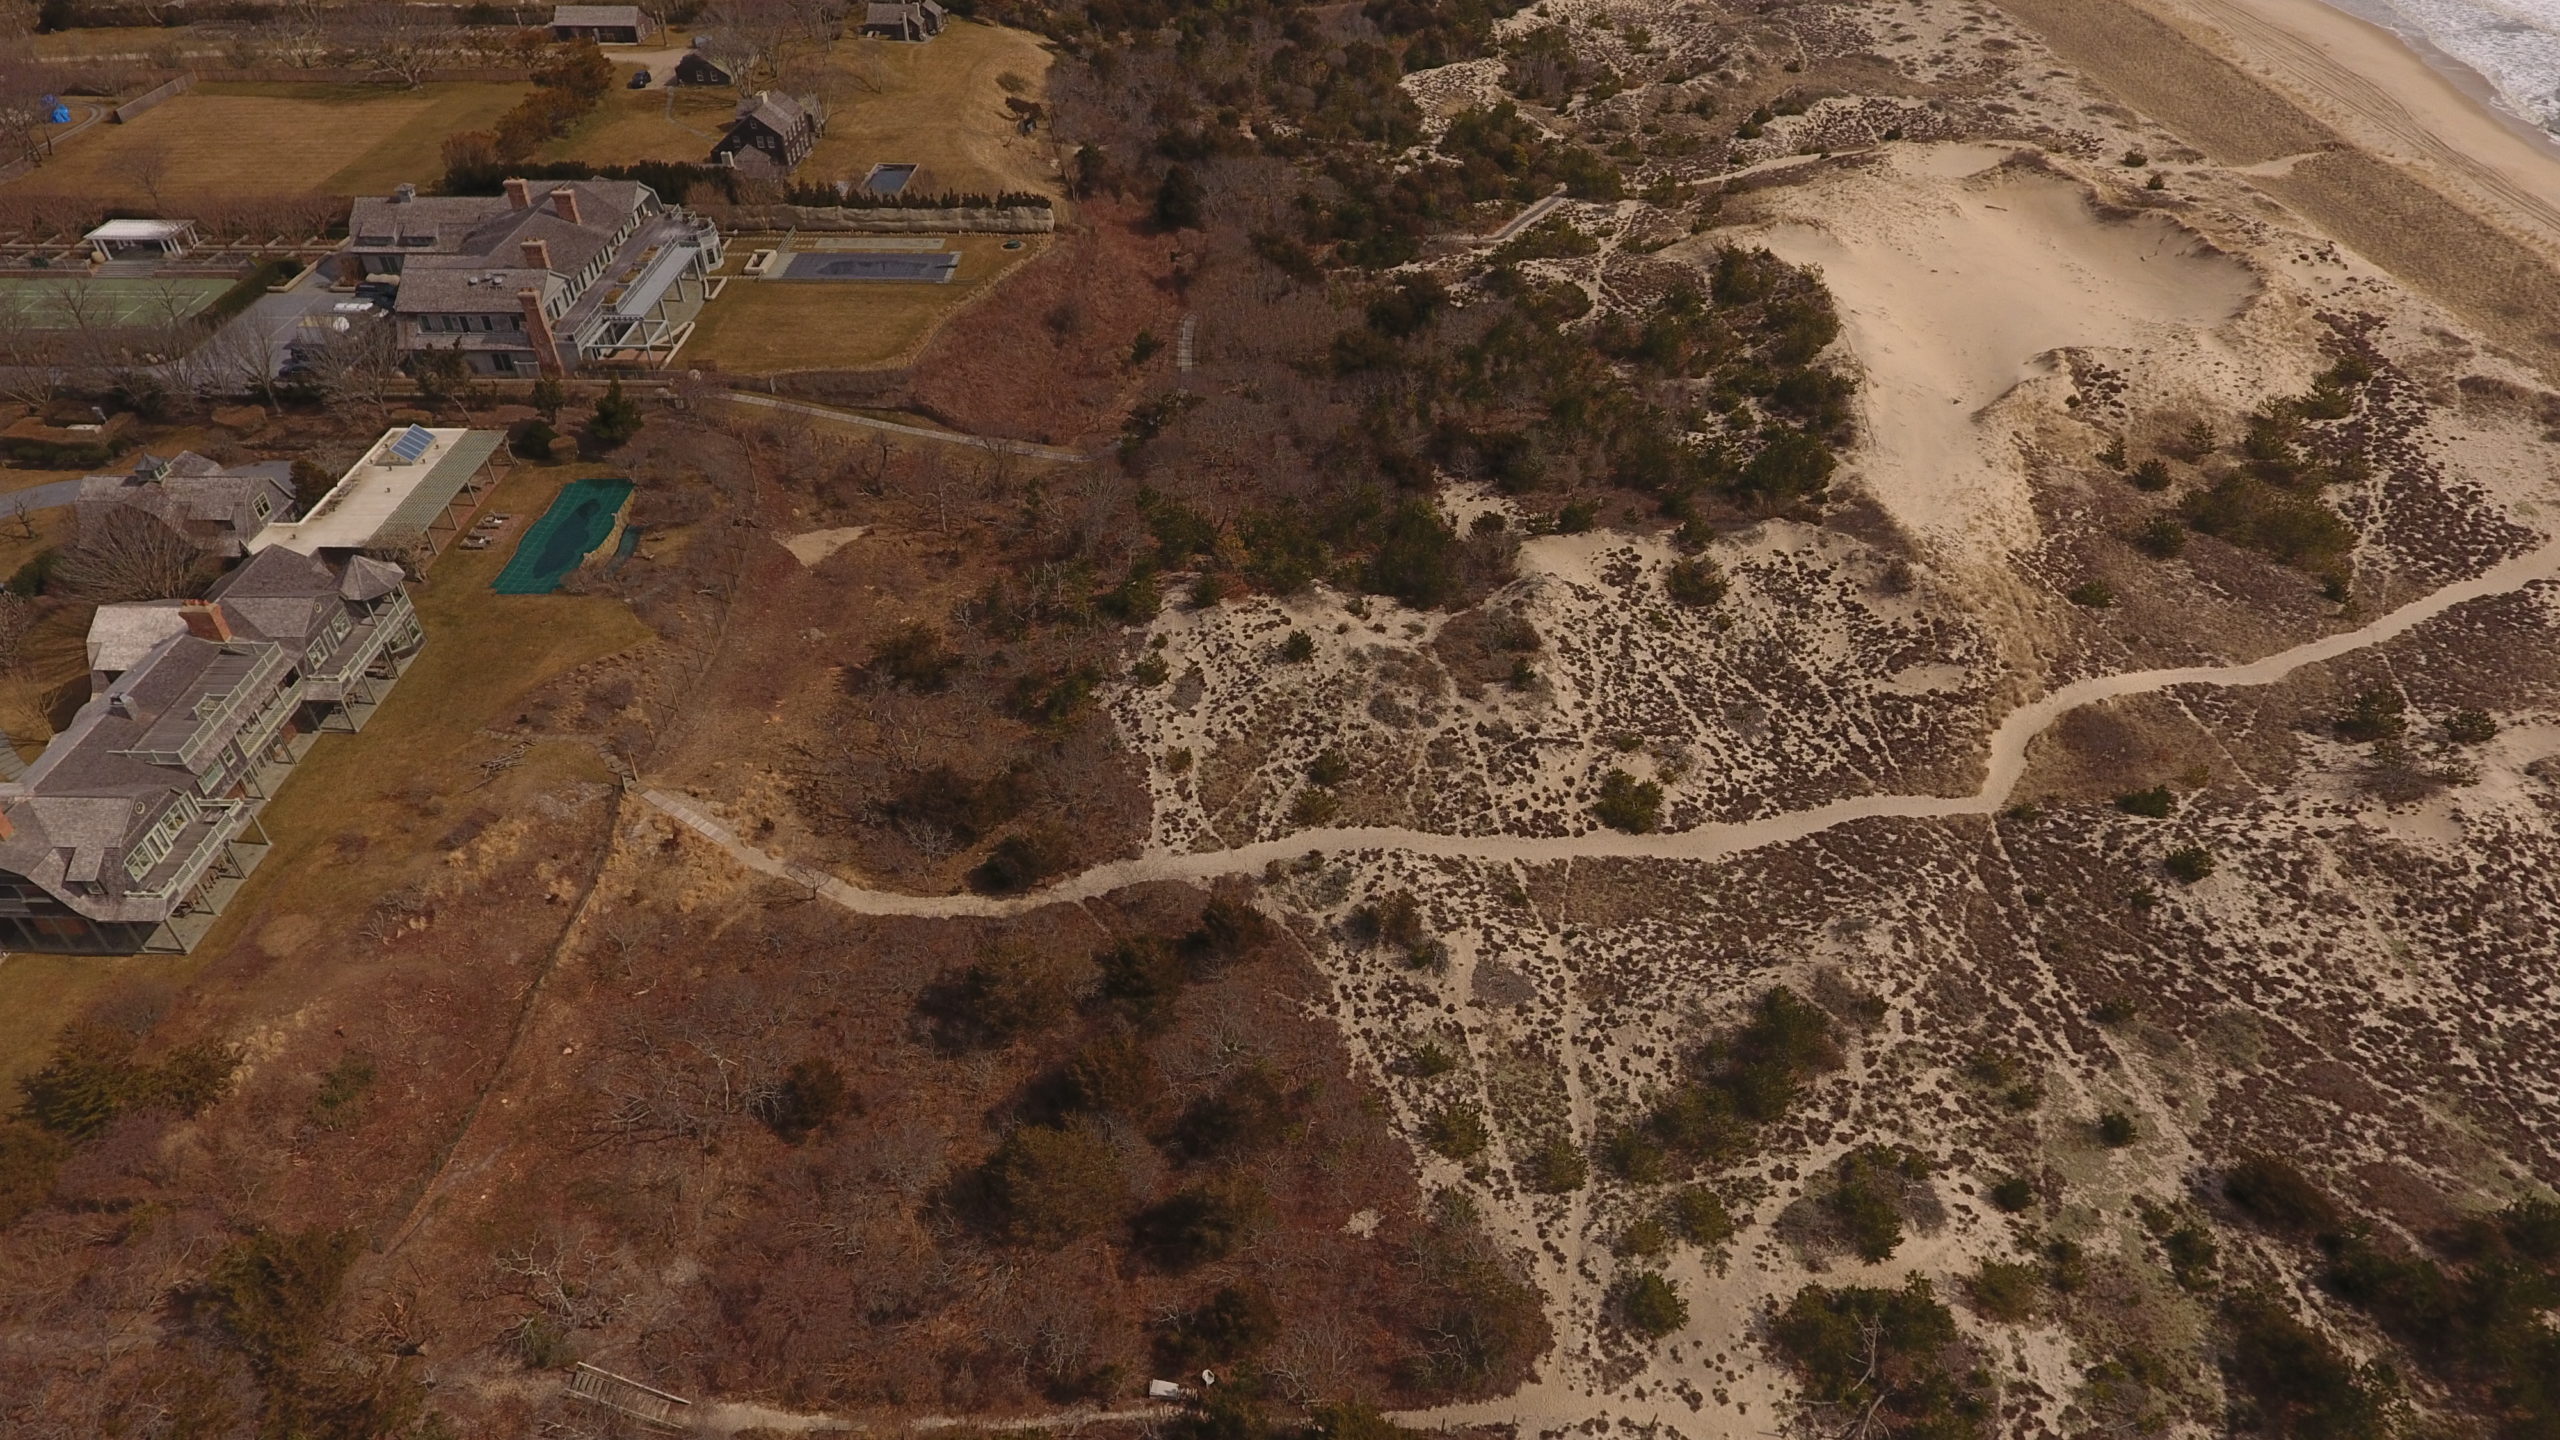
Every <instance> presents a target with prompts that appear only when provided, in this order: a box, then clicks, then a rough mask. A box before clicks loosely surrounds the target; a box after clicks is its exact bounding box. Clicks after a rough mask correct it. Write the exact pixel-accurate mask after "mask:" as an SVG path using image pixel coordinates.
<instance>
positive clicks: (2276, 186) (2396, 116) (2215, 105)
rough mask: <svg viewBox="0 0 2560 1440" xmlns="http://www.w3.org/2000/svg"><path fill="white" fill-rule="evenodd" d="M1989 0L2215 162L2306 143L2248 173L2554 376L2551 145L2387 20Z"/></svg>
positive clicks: (2313, 0) (2556, 231)
mask: <svg viewBox="0 0 2560 1440" xmlns="http://www.w3.org/2000/svg"><path fill="white" fill-rule="evenodd" d="M1999 3H2000V5H2001V8H2003V9H2004V10H2007V11H2008V12H2009V13H2010V14H2011V15H2013V16H2015V17H2016V18H2017V19H2018V20H2020V21H2021V22H2023V23H2024V24H2025V26H2026V27H2027V28H2028V29H2029V30H2030V31H2031V32H2033V33H2034V34H2035V35H2036V36H2037V37H2038V38H2040V39H2042V40H2043V41H2044V43H2045V44H2046V45H2048V46H2050V47H2051V48H2052V49H2053V51H2054V52H2055V53H2056V55H2057V56H2059V57H2060V58H2061V59H2062V60H2064V61H2065V62H2067V63H2068V64H2069V65H2071V66H2072V68H2074V69H2076V70H2078V71H2080V72H2081V73H2082V74H2083V75H2085V76H2086V77H2087V78H2088V79H2089V80H2091V81H2092V82H2094V83H2095V84H2096V85H2097V86H2098V87H2100V88H2101V89H2104V90H2106V91H2108V92H2110V93H2112V94H2113V95H2114V96H2115V97H2116V98H2117V99H2119V100H2121V101H2123V102H2124V103H2125V104H2126V105H2128V106H2131V107H2132V108H2134V109H2136V110H2138V111H2141V112H2142V113H2144V114H2145V115H2148V116H2149V117H2150V118H2152V119H2153V120H2155V121H2157V122H2158V123H2160V124H2162V125H2164V126H2166V127H2168V128H2169V129H2170V130H2171V131H2173V132H2175V133H2176V134H2177V135H2178V136H2179V137H2180V138H2181V139H2183V140H2185V141H2186V142H2187V143H2188V144H2190V145H2193V146H2195V147H2196V148H2197V149H2198V150H2201V151H2203V152H2204V153H2205V155H2206V156H2207V157H2208V159H2209V160H2210V161H2211V162H2213V163H2214V164H2217V165H2223V166H2230V167H2234V168H2240V167H2258V166H2262V165H2265V164H2266V162H2270V161H2278V160H2286V159H2288V158H2289V157H2303V156H2306V155H2308V156H2309V158H2296V159H2295V161H2294V163H2291V164H2288V165H2286V166H2284V167H2283V169H2284V173H2283V174H2282V175H2281V176H2270V177H2269V178H2264V179H2261V180H2259V182H2258V183H2259V185H2260V187H2261V188H2262V189H2264V190H2266V191H2267V192H2268V193H2270V194H2273V195H2275V196H2277V197H2278V198H2280V199H2282V200H2283V201H2284V202H2285V203H2287V204H2289V205H2291V206H2292V207H2293V208H2294V209H2296V210H2298V211H2299V212H2301V214H2302V215H2303V216H2304V217H2305V218H2306V219H2308V220H2309V221H2311V223H2312V224H2313V225H2315V226H2317V227H2318V228H2320V229H2321V230H2323V231H2326V232H2327V233H2328V234H2330V235H2332V236H2334V237H2335V238H2337V239H2338V240H2339V241H2340V242H2341V243H2343V244H2345V245H2347V246H2348V247H2349V248H2351V249H2353V250H2355V251H2357V252H2358V253H2359V254H2361V255H2363V256H2364V257H2365V258H2366V259H2367V260H2370V261H2372V262H2373V263H2374V264H2375V265H2378V266H2380V267H2381V268H2382V269H2384V270H2386V271H2389V272H2390V273H2391V274H2393V275H2394V276H2396V277H2397V278H2398V279H2400V280H2401V281H2402V282H2403V283H2405V284H2407V285H2408V286H2409V287H2410V288H2412V289H2414V290H2417V291H2419V292H2420V293H2422V294H2424V295H2426V296H2428V297H2429V298H2431V299H2433V300H2435V301H2437V302H2438V303H2440V304H2442V305H2444V306H2446V307H2447V308H2448V309H2450V310H2452V311H2454V312H2455V313H2456V314H2457V315H2460V316H2462V317H2463V318H2464V319H2466V320H2467V321H2469V322H2471V323H2472V324H2475V325H2477V326H2479V327H2480V328H2481V329H2482V330H2483V331H2484V332H2485V333H2486V334H2488V335H2489V336H2491V337H2493V338H2495V339H2496V340H2497V341H2499V342H2501V343H2503V344H2505V345H2508V346H2510V347H2512V348H2513V349H2514V350H2516V351H2517V352H2518V353H2520V354H2522V355H2524V356H2526V357H2527V358H2529V359H2530V360H2531V361H2532V363H2534V364H2535V365H2537V366H2539V367H2540V368H2541V369H2542V370H2543V371H2544V373H2545V374H2546V375H2552V376H2560V333H2555V331H2554V328H2553V324H2552V317H2553V316H2555V315H2560V273H2555V271H2554V269H2553V267H2552V265H2551V263H2550V259H2549V257H2550V256H2552V255H2553V254H2554V253H2555V250H2556V249H2560V220H2555V218H2554V217H2555V216H2560V158H2554V157H2553V156H2552V155H2551V154H2550V153H2549V152H2548V151H2547V150H2546V149H2545V147H2543V146H2542V145H2541V144H2540V143H2539V142H2536V141H2533V140H2529V139H2527V138H2525V137H2523V136H2521V135H2519V134H2517V133H2516V131H2515V130H2513V129H2512V128H2510V127H2509V126H2508V125H2507V124H2506V123H2505V122H2503V121H2501V120H2500V119H2499V118H2498V117H2496V116H2495V115H2493V114H2492V113H2490V112H2489V110H2488V109H2487V108H2486V107H2485V106H2484V105H2481V104H2478V103H2475V102H2473V101H2471V100H2469V99H2468V98H2467V97H2465V96H2463V95H2462V93H2461V92H2460V91H2459V90H2457V89H2455V88H2454V87H2453V86H2452V85H2451V84H2450V83H2449V82H2448V81H2447V80H2446V79H2445V78H2444V76H2442V75H2440V74H2438V73H2436V72H2435V71H2432V70H2430V69H2428V67H2427V66H2426V64H2425V63H2424V62H2423V61H2421V60H2419V59H2418V58H2417V57H2416V56H2415V55H2414V54H2413V53H2411V52H2409V51H2407V50H2406V49H2404V48H2402V47H2400V46H2399V45H2398V44H2397V42H2395V41H2392V40H2391V39H2390V38H2389V37H2388V36H2387V35H2385V34H2384V33H2383V32H2381V31H2379V30H2375V29H2374V28H2373V27H2371V26H2365V25H2363V24H2362V23H2361V22H2358V21H2354V20H2351V19H2349V18H2348V17H2346V16H2344V15H2341V14H2338V13H2337V12H2335V11H2331V10H2329V9H2328V8H2327V7H2325V6H2322V5H2320V4H2318V3H2317V0H2158V5H2159V9H2160V13H2154V9H2153V8H2147V7H2146V5H2145V4H2144V3H2138V0H1999ZM2306 37H2308V38H2306ZM2311 152H2319V153H2316V154H2313V153H2311ZM2270 168H2272V167H2270Z"/></svg>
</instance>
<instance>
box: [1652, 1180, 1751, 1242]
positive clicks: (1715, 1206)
mask: <svg viewBox="0 0 2560 1440" xmlns="http://www.w3.org/2000/svg"><path fill="white" fill-rule="evenodd" d="M1664 1208H1665V1213H1666V1216H1667V1218H1668V1219H1669V1220H1670V1222H1671V1229H1672V1231H1673V1233H1675V1234H1677V1235H1678V1236H1679V1237H1680V1238H1681V1239H1683V1240H1686V1241H1688V1242H1689V1243H1690V1244H1692V1245H1697V1246H1702V1247H1712V1246H1717V1245H1722V1244H1723V1243H1724V1242H1726V1241H1727V1240H1730V1239H1732V1238H1733V1231H1734V1225H1733V1216H1732V1215H1731V1214H1730V1213H1729V1212H1728V1211H1727V1210H1726V1209H1725V1204H1724V1197H1722V1196H1720V1195H1718V1194H1716V1192H1714V1191H1713V1190H1710V1189H1708V1188H1707V1187H1706V1186H1704V1185H1690V1186H1685V1187H1683V1188H1682V1189H1681V1190H1679V1191H1678V1192H1677V1193H1675V1194H1673V1195H1672V1197H1671V1203H1670V1204H1669V1205H1668V1206H1666V1207H1664Z"/></svg>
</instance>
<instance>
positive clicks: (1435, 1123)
mask: <svg viewBox="0 0 2560 1440" xmlns="http://www.w3.org/2000/svg"><path fill="white" fill-rule="evenodd" d="M1422 1138H1423V1142H1424V1143H1425V1144H1428V1145H1429V1146H1430V1147H1431V1148H1432V1149H1433V1150H1435V1151H1437V1152H1438V1153H1440V1154H1441V1155H1443V1156H1446V1157H1447V1158H1449V1159H1451V1160H1472V1159H1474V1158H1475V1157H1476V1156H1478V1155H1481V1154H1483V1153H1484V1148H1485V1146H1486V1145H1487V1144H1489V1143H1491V1141H1492V1138H1493V1137H1492V1135H1491V1134H1490V1133H1489V1132H1488V1131H1487V1130H1486V1129H1485V1123H1484V1114H1483V1112H1481V1111H1479V1110H1477V1109H1476V1107H1474V1106H1473V1105H1468V1104H1464V1103H1460V1104H1454V1105H1444V1106H1442V1107H1441V1108H1439V1109H1438V1110H1435V1111H1433V1112H1432V1113H1431V1115H1430V1117H1429V1118H1428V1119H1426V1120H1424V1121H1423V1122H1422Z"/></svg>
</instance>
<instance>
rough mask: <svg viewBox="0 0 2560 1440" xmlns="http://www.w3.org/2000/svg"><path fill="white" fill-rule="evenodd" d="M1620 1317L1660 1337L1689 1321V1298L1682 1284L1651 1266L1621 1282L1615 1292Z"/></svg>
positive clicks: (1636, 1329) (1641, 1331) (1652, 1337)
mask: <svg viewBox="0 0 2560 1440" xmlns="http://www.w3.org/2000/svg"><path fill="white" fill-rule="evenodd" d="M1611 1298H1612V1300H1613V1302H1614V1308H1615V1309H1616V1311H1617V1315H1618V1320H1619V1322H1620V1323H1622V1324H1624V1325H1625V1326H1626V1327H1627V1328H1628V1329H1630V1330H1632V1331H1634V1332H1635V1333H1637V1334H1638V1335H1642V1336H1644V1337H1645V1338H1646V1339H1648V1340H1659V1339H1661V1338H1662V1337H1663V1336H1665V1335H1668V1334H1670V1333H1672V1332H1673V1331H1675V1330H1678V1329H1679V1328H1680V1327H1682V1326H1684V1325H1686V1324H1688V1323H1689V1302H1688V1301H1687V1300H1685V1299H1683V1298H1681V1295H1680V1289H1679V1287H1678V1286H1676V1285H1674V1284H1672V1283H1671V1282H1670V1280H1668V1279H1666V1278H1665V1277H1663V1276H1662V1275H1660V1274H1657V1273H1655V1272H1654V1271H1651V1270H1646V1271H1643V1272H1641V1273H1639V1274H1635V1275H1630V1276H1628V1277H1627V1278H1626V1279H1624V1280H1621V1281H1619V1282H1618V1287H1617V1289H1616V1291H1615V1292H1614V1293H1613V1295H1612V1297H1611Z"/></svg>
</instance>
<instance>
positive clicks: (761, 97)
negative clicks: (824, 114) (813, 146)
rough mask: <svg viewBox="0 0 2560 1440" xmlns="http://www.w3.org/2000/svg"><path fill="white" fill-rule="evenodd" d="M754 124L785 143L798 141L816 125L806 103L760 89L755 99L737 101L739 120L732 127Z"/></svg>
mask: <svg viewBox="0 0 2560 1440" xmlns="http://www.w3.org/2000/svg"><path fill="white" fill-rule="evenodd" d="M750 120H752V121H754V122H755V123H757V124H759V125H762V126H763V127H764V128H766V129H767V130H770V131H772V132H773V133H774V134H776V135H779V136H781V137H783V138H784V139H786V140H791V139H797V138H798V137H800V136H801V135H803V134H806V133H807V132H808V131H809V130H810V129H811V128H813V127H814V126H815V124H816V121H815V120H814V118H813V117H812V115H811V110H810V107H809V105H808V104H807V103H805V102H802V101H798V100H794V99H792V98H791V97H790V96H788V95H776V94H775V93H773V92H772V91H770V90H759V91H757V92H756V94H755V96H754V98H752V99H749V100H744V101H741V102H739V105H738V118H737V119H736V120H734V121H732V122H730V123H731V124H732V125H739V124H744V123H745V122H747V121H750Z"/></svg>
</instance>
